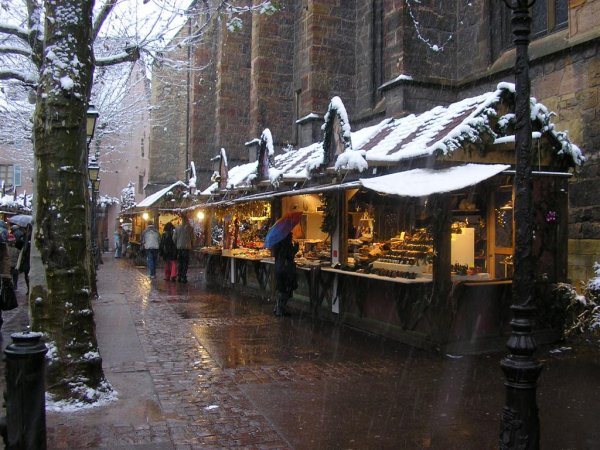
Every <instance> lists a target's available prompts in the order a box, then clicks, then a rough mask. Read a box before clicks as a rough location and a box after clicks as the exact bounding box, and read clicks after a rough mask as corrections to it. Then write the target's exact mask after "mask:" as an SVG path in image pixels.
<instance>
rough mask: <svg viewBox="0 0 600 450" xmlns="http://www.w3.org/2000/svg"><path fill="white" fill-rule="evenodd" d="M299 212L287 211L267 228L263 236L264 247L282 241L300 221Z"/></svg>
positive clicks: (271, 246)
mask: <svg viewBox="0 0 600 450" xmlns="http://www.w3.org/2000/svg"><path fill="white" fill-rule="evenodd" d="M301 217H302V213H301V212H292V213H287V214H286V215H285V216H283V217H282V218H281V219H279V220H278V221H277V222H275V224H274V225H273V226H272V227H271V228H270V229H269V232H268V233H267V236H266V237H265V245H264V247H265V248H273V246H274V245H275V244H277V243H278V242H280V241H282V240H283V239H284V238H285V237H286V236H287V235H288V234H289V233H290V231H292V228H294V227H295V226H296V225H298V224H299V223H300V218H301Z"/></svg>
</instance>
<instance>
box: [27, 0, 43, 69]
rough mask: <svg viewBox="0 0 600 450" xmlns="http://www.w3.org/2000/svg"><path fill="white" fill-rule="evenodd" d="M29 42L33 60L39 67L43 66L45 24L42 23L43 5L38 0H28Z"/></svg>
mask: <svg viewBox="0 0 600 450" xmlns="http://www.w3.org/2000/svg"><path fill="white" fill-rule="evenodd" d="M27 25H28V26H29V32H28V36H27V42H28V43H29V46H30V47H31V60H32V61H33V63H34V64H35V65H36V67H37V68H38V69H39V68H40V67H42V60H43V56H44V55H43V52H44V43H43V38H44V33H43V30H44V25H43V24H42V5H41V4H40V3H39V2H38V1H37V0H27Z"/></svg>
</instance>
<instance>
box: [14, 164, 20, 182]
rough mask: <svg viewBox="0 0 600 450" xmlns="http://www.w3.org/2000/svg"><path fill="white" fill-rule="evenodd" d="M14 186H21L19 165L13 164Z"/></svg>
mask: <svg viewBox="0 0 600 450" xmlns="http://www.w3.org/2000/svg"><path fill="white" fill-rule="evenodd" d="M14 180H15V186H21V166H15V178H14Z"/></svg>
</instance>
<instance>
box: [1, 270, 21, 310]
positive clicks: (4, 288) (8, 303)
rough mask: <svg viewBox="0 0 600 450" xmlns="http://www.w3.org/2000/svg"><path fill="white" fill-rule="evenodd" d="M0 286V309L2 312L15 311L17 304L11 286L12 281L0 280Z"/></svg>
mask: <svg viewBox="0 0 600 450" xmlns="http://www.w3.org/2000/svg"><path fill="white" fill-rule="evenodd" d="M1 280H2V281H1V285H0V309H1V310H2V311H10V310H11V309H15V308H16V307H17V306H19V304H18V303H17V296H16V294H15V290H14V288H13V285H12V281H11V280H9V279H6V278H4V277H2V278H1Z"/></svg>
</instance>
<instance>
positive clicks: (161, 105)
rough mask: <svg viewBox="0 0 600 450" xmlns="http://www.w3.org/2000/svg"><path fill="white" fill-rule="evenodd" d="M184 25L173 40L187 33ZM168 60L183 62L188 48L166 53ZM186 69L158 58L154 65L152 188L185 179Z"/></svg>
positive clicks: (151, 146) (151, 142)
mask: <svg viewBox="0 0 600 450" xmlns="http://www.w3.org/2000/svg"><path fill="white" fill-rule="evenodd" d="M187 33H188V29H187V27H186V26H184V27H183V28H182V29H181V30H180V32H179V34H178V35H177V36H176V37H175V38H174V40H179V39H181V38H183V37H185V36H187ZM165 58H166V59H167V60H171V61H179V62H184V67H185V61H186V60H187V50H186V49H185V48H179V49H177V50H174V51H173V52H170V53H169V54H167V55H165ZM186 80H187V71H186V70H184V69H180V70H177V69H173V67H172V65H171V64H169V63H167V61H165V62H160V61H157V62H156V63H155V64H154V66H153V68H152V106H153V108H152V112H151V115H150V144H149V159H150V167H149V179H148V184H149V189H150V191H149V192H146V194H147V195H149V194H151V193H152V192H155V191H157V190H159V189H160V188H162V187H164V186H165V185H168V184H171V183H173V182H174V181H176V180H185V169H186V167H185V161H186V151H188V148H187V133H186V131H187V130H186V128H187V122H186V120H187V117H186V108H187V101H188V99H187V91H186V86H187V81H186Z"/></svg>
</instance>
